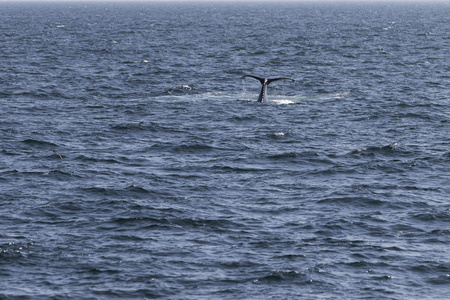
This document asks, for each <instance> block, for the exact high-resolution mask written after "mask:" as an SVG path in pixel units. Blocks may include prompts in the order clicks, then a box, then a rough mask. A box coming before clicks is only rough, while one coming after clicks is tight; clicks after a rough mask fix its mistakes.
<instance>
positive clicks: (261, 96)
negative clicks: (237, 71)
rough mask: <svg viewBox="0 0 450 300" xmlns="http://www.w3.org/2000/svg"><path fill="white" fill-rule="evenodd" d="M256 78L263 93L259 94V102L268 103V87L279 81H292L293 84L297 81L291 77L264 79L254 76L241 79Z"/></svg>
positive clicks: (245, 76)
mask: <svg viewBox="0 0 450 300" xmlns="http://www.w3.org/2000/svg"><path fill="white" fill-rule="evenodd" d="M247 77H250V78H254V79H256V80H258V81H259V82H260V83H261V85H262V86H261V92H260V93H259V96H258V102H267V101H268V100H267V86H268V85H269V84H270V83H272V82H274V81H278V80H290V81H292V82H294V81H295V79H292V78H289V77H278V78H262V77H258V76H254V75H244V76H242V77H241V79H244V78H247Z"/></svg>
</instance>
